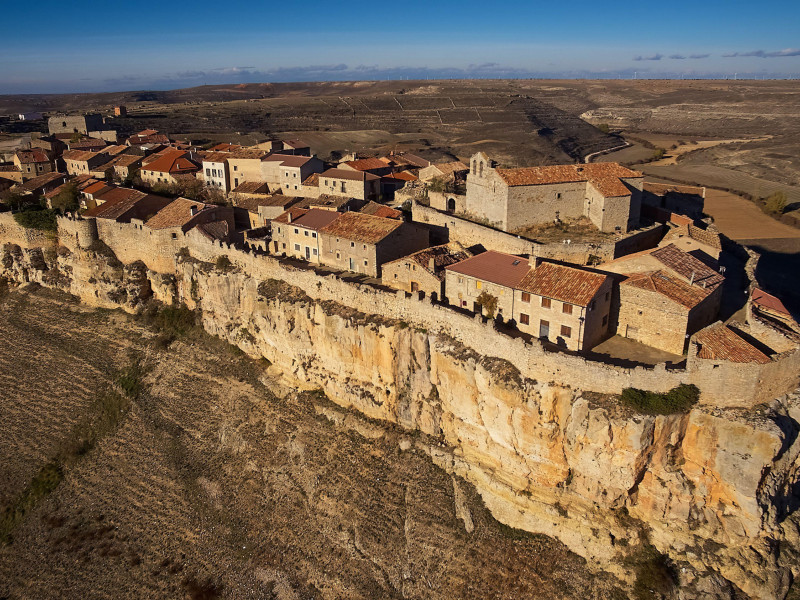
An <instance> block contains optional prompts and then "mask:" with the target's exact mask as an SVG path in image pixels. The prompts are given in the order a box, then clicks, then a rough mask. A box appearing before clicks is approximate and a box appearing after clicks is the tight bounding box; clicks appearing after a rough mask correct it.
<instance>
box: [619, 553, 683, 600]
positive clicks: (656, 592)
mask: <svg viewBox="0 0 800 600" xmlns="http://www.w3.org/2000/svg"><path fill="white" fill-rule="evenodd" d="M626 562H627V563H628V564H629V565H630V566H632V567H633V569H634V572H635V573H636V581H635V583H634V584H633V597H634V598H636V599H637V600H651V599H654V598H662V597H664V596H669V594H670V593H671V592H672V591H673V590H674V589H675V586H676V585H677V582H678V578H677V576H676V574H675V569H674V568H673V566H672V564H671V563H670V561H669V558H668V557H666V556H664V555H663V554H661V553H660V552H659V551H658V550H656V549H655V548H654V547H653V546H651V545H649V544H646V545H644V546H642V548H641V549H640V550H639V551H638V552H637V553H636V554H634V555H632V556H631V557H629V558H628V560H627V561H626Z"/></svg>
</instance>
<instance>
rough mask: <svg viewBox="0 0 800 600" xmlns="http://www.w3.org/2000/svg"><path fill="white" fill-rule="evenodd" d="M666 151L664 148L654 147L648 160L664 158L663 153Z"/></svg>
mask: <svg viewBox="0 0 800 600" xmlns="http://www.w3.org/2000/svg"><path fill="white" fill-rule="evenodd" d="M666 153H667V151H666V150H664V148H656V149H655V150H654V151H653V156H651V157H650V160H661V159H662V158H664V155H665V154H666Z"/></svg>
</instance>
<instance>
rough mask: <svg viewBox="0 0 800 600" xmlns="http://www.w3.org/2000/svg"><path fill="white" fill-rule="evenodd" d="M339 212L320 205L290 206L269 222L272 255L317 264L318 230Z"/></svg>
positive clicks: (319, 253)
mask: <svg viewBox="0 0 800 600" xmlns="http://www.w3.org/2000/svg"><path fill="white" fill-rule="evenodd" d="M339 215H340V213H338V212H336V211H332V210H324V209H320V208H312V209H310V210H309V209H305V208H290V209H289V210H287V211H285V212H284V213H283V214H281V215H280V216H279V217H277V218H276V219H274V220H273V221H272V244H271V246H270V251H271V252H272V253H273V254H284V255H286V256H291V257H293V258H300V259H303V260H307V261H308V262H312V263H315V264H320V255H321V251H322V248H321V246H320V234H319V232H320V230H321V229H322V228H323V227H324V226H325V225H328V224H329V223H331V222H333V221H335V220H336V219H337V218H339Z"/></svg>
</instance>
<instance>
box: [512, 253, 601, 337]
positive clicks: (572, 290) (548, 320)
mask: <svg viewBox="0 0 800 600" xmlns="http://www.w3.org/2000/svg"><path fill="white" fill-rule="evenodd" d="M612 284H613V280H612V278H611V277H609V276H608V275H605V274H602V273H596V272H593V271H589V270H586V269H581V268H578V267H573V266H568V265H563V264H558V263H553V262H544V261H540V260H536V259H534V262H533V268H531V269H530V270H529V271H528V273H527V274H526V275H525V276H524V277H523V278H522V280H521V281H520V282H519V284H518V285H517V287H516V289H515V290H514V308H513V315H514V321H515V322H516V324H517V329H519V330H520V331H522V332H525V333H529V334H531V335H533V336H535V337H538V338H540V339H546V340H548V341H550V342H553V343H555V344H557V345H559V346H562V347H564V348H567V349H568V350H588V349H590V348H592V347H594V346H596V345H597V344H599V343H600V342H601V341H603V339H605V338H606V337H607V335H608V330H609V322H610V312H611V291H612V290H611V288H612Z"/></svg>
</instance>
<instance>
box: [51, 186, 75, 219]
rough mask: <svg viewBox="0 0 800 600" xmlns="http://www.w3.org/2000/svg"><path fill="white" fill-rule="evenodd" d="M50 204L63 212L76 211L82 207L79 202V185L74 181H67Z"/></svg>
mask: <svg viewBox="0 0 800 600" xmlns="http://www.w3.org/2000/svg"><path fill="white" fill-rule="evenodd" d="M50 205H51V206H52V207H53V208H54V209H56V210H60V211H61V212H62V213H63V212H67V211H76V210H78V208H80V203H79V202H78V186H77V185H76V184H75V183H74V182H70V183H67V184H66V185H65V186H64V187H63V188H62V189H61V191H60V192H58V194H56V195H55V196H53V198H52V199H51V200H50Z"/></svg>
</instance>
